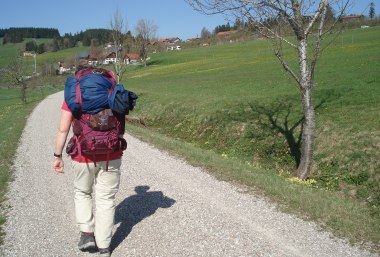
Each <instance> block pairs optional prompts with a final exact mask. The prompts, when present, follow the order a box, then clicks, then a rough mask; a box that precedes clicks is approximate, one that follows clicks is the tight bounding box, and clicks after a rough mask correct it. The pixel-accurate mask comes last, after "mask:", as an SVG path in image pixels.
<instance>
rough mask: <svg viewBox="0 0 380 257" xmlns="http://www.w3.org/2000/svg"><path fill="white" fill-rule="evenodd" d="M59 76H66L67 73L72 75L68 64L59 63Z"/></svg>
mask: <svg viewBox="0 0 380 257" xmlns="http://www.w3.org/2000/svg"><path fill="white" fill-rule="evenodd" d="M56 70H57V74H59V75H64V74H67V73H71V67H70V65H68V64H67V63H64V62H58V68H56Z"/></svg>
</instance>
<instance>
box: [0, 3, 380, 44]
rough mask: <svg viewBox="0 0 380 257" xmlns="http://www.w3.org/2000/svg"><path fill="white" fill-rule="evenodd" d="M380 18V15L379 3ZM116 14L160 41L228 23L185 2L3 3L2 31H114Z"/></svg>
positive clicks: (364, 10)
mask: <svg viewBox="0 0 380 257" xmlns="http://www.w3.org/2000/svg"><path fill="white" fill-rule="evenodd" d="M371 1H372V0H354V1H353V6H352V7H351V10H350V11H349V12H348V13H355V14H364V15H367V16H368V13H369V7H368V5H369V3H370V2H371ZM374 3H375V13H376V16H378V15H379V14H380V3H379V0H375V1H374ZM116 10H118V12H119V13H120V15H121V16H122V17H123V20H124V22H125V23H126V28H127V30H130V31H131V32H132V33H133V34H134V28H135V26H136V23H137V22H138V20H140V19H144V20H149V21H151V22H153V23H154V24H156V25H157V26H158V30H157V37H158V38H164V37H179V38H180V39H182V40H186V39H189V38H193V37H199V36H200V34H201V31H202V28H206V29H208V30H209V31H210V32H212V31H213V30H214V29H215V27H216V26H218V25H223V24H226V23H227V22H228V20H227V19H226V18H225V17H224V16H223V15H221V14H218V15H204V14H201V13H198V12H197V11H195V10H193V9H192V8H191V7H190V6H189V5H188V4H187V3H186V2H185V1H184V0H91V1H83V0H76V1H74V0H65V1H47V0H37V1H30V0H3V1H2V4H1V9H0V28H2V29H6V28H10V27H36V28H37V27H38V28H56V29H58V30H59V33H60V34H61V35H62V36H63V35H64V34H65V33H72V34H75V33H78V32H80V31H85V30H86V29H92V28H106V29H109V28H110V25H109V24H110V21H111V18H112V17H113V16H114V14H115V13H116Z"/></svg>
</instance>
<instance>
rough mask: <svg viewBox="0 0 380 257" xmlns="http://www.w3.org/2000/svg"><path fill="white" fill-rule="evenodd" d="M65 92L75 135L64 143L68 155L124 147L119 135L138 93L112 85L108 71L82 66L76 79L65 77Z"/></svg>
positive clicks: (113, 80) (116, 149)
mask: <svg viewBox="0 0 380 257" xmlns="http://www.w3.org/2000/svg"><path fill="white" fill-rule="evenodd" d="M64 94H65V101H66V104H67V106H68V107H69V109H70V110H71V112H72V113H73V116H74V120H73V124H72V125H73V133H74V136H73V137H72V138H71V139H70V140H69V142H68V144H67V148H66V153H67V154H69V155H71V156H72V155H81V154H85V155H93V156H95V155H97V154H107V155H109V154H110V153H112V152H115V151H123V150H125V149H126V147H127V142H126V141H125V139H124V138H122V137H121V136H122V135H123V134H124V123H125V115H126V114H128V112H129V110H132V109H133V107H134V105H135V103H136V100H137V96H136V95H135V94H134V93H133V92H130V91H127V90H125V89H124V87H123V85H115V78H114V76H113V73H112V72H111V71H108V70H105V69H97V68H86V69H82V70H80V71H79V72H78V73H77V74H76V76H75V78H68V79H67V81H66V86H65V92H64ZM107 163H108V162H107ZM107 166H108V165H107Z"/></svg>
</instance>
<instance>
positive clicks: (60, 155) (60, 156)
mask: <svg viewBox="0 0 380 257" xmlns="http://www.w3.org/2000/svg"><path fill="white" fill-rule="evenodd" d="M54 157H57V158H62V154H56V153H54Z"/></svg>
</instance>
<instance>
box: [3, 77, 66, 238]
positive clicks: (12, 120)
mask: <svg viewBox="0 0 380 257" xmlns="http://www.w3.org/2000/svg"><path fill="white" fill-rule="evenodd" d="M62 89H63V87H62V86H60V87H59V86H58V87H56V86H54V85H53V84H51V85H47V86H44V87H41V88H33V89H30V90H28V98H27V99H28V102H27V103H26V104H22V103H21V100H20V92H19V89H17V88H11V89H7V88H1V87H0V110H1V111H0V203H1V205H2V208H1V209H0V244H1V242H2V236H3V232H2V230H1V226H2V225H3V224H4V222H5V212H6V206H4V204H3V203H4V201H6V197H5V194H6V192H7V189H8V183H9V182H10V181H11V180H12V165H13V160H14V157H15V153H16V150H17V147H18V142H19V139H20V136H21V134H22V131H23V129H24V126H25V124H26V121H27V118H28V116H29V114H30V113H31V111H32V110H33V109H34V107H35V106H36V105H37V104H38V103H39V101H41V100H42V99H43V98H45V97H46V96H48V95H50V94H52V93H53V92H57V91H59V90H62Z"/></svg>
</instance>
